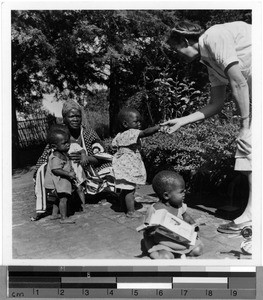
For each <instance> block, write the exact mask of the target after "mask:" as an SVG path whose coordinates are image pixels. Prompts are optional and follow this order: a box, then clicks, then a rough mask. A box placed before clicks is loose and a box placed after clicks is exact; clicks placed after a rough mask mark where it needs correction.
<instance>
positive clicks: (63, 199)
mask: <svg viewBox="0 0 263 300" xmlns="http://www.w3.org/2000/svg"><path fill="white" fill-rule="evenodd" d="M48 139H49V143H50V145H51V147H52V149H53V152H52V153H51V154H50V156H49V159H48V164H47V171H46V175H45V182H44V186H45V188H46V189H47V192H48V191H52V190H55V194H56V196H57V198H58V202H57V201H55V202H54V204H53V210H52V216H51V219H58V218H59V215H58V211H60V214H61V220H60V223H61V224H74V223H75V222H74V221H72V220H70V219H69V218H68V217H67V202H68V199H69V198H70V197H71V193H72V183H73V181H74V180H76V174H75V172H74V171H73V169H72V165H71V161H70V159H69V156H68V150H69V147H70V137H69V134H68V133H67V132H66V131H64V130H62V129H59V128H53V129H51V130H50V132H49V135H48Z"/></svg>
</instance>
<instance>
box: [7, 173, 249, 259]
mask: <svg viewBox="0 0 263 300" xmlns="http://www.w3.org/2000/svg"><path fill="white" fill-rule="evenodd" d="M32 174H33V171H32V170H27V171H25V170H24V171H17V172H15V173H14V175H13V258H14V259H43V258H44V259H149V258H148V257H147V256H144V255H142V250H141V239H142V235H141V234H140V233H138V232H137V231H136V227H138V226H139V225H140V224H141V223H142V219H139V220H136V219H135V220H134V219H127V218H126V217H125V216H124V213H122V212H117V211H116V209H115V208H114V204H113V203H112V201H111V202H108V201H106V200H101V201H100V202H94V201H93V203H87V212H86V213H79V212H77V213H75V214H74V215H73V216H72V218H73V219H74V220H75V221H76V224H74V225H61V224H60V223H59V221H58V220H56V221H50V220H48V218H47V217H46V218H43V219H40V220H39V221H36V222H32V221H30V217H32V216H34V213H35V211H34V209H35V200H34V193H33V182H32ZM136 196H137V197H136V199H137V201H138V202H140V203H141V204H142V208H141V209H140V210H141V211H142V212H145V210H146V209H147V207H148V206H149V205H150V204H151V203H153V202H154V201H156V198H155V197H154V196H153V191H152V189H151V187H150V186H144V187H142V188H140V189H138V190H137V193H136ZM115 206H116V205H115ZM189 213H190V214H191V215H192V217H193V218H194V219H195V220H196V221H197V222H198V223H199V224H200V226H199V227H200V237H201V240H202V241H203V243H204V245H205V248H204V254H203V255H202V256H200V257H199V258H197V259H250V258H251V256H248V255H244V254H242V252H241V250H240V243H241V242H242V238H241V237H240V236H239V237H236V236H234V237H233V236H232V235H226V234H220V233H218V232H217V230H216V228H217V226H218V224H221V223H223V222H224V220H223V219H220V218H218V217H216V216H215V214H214V210H213V209H212V208H208V207H199V208H191V207H189Z"/></svg>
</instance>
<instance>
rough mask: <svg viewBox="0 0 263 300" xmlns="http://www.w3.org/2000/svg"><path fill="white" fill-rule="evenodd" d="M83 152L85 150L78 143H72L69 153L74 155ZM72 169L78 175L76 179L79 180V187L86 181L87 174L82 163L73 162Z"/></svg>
mask: <svg viewBox="0 0 263 300" xmlns="http://www.w3.org/2000/svg"><path fill="white" fill-rule="evenodd" d="M81 150H83V148H82V147H81V146H80V145H79V144H78V143H71V144H70V148H69V151H68V153H69V154H71V153H74V152H78V151H81ZM71 165H72V168H73V170H74V172H75V173H76V179H77V183H76V184H77V186H79V185H80V184H82V183H83V182H84V181H85V180H86V175H85V172H84V170H83V168H82V166H81V164H80V163H75V162H74V161H71Z"/></svg>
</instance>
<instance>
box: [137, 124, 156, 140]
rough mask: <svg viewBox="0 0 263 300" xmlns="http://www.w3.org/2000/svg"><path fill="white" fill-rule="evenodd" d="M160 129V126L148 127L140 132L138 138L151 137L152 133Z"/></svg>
mask: <svg viewBox="0 0 263 300" xmlns="http://www.w3.org/2000/svg"><path fill="white" fill-rule="evenodd" d="M160 128H161V126H160V125H155V126H153V127H149V128H147V129H144V130H142V131H141V132H140V134H139V138H143V137H146V136H150V135H153V134H154V133H156V132H158V131H159V129H160Z"/></svg>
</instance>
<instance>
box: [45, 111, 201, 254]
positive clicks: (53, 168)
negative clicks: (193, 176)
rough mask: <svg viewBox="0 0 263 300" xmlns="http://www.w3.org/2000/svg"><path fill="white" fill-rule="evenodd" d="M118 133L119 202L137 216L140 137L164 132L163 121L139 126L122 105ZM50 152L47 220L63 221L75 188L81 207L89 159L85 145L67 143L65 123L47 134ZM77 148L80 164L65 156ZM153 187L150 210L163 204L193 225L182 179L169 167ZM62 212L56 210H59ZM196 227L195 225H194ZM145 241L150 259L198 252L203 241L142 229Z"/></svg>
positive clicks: (137, 117) (142, 178)
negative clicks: (190, 241) (190, 243)
mask: <svg viewBox="0 0 263 300" xmlns="http://www.w3.org/2000/svg"><path fill="white" fill-rule="evenodd" d="M118 124H119V133H118V134H117V135H116V137H115V138H114V139H113V141H112V146H113V148H115V149H116V153H115V154H114V156H113V160H112V168H113V172H114V177H115V183H116V188H117V189H120V190H121V192H120V195H119V198H120V202H121V203H124V204H125V207H126V216H127V217H128V218H138V217H141V216H142V215H141V214H140V213H139V212H137V211H136V210H135V190H136V186H137V185H143V184H145V183H146V170H145V166H144V163H143V161H142V157H141V154H140V148H141V139H142V138H144V137H147V136H150V135H153V134H155V133H157V132H158V131H162V127H161V125H156V126H153V127H149V128H147V129H144V130H141V115H140V113H139V112H138V111H137V110H135V109H133V108H124V109H122V110H121V111H120V113H119V115H118ZM48 140H49V144H50V145H51V148H52V153H51V154H50V156H49V160H48V165H47V171H46V175H45V184H44V185H45V188H46V190H47V193H53V194H54V193H55V195H56V197H55V198H54V199H56V200H55V201H54V203H53V210H52V215H51V219H58V218H59V219H60V222H61V223H62V224H73V223H74V221H73V220H72V219H70V218H68V217H67V201H68V199H69V197H71V194H72V192H73V190H74V189H75V190H76V191H77V193H78V195H79V197H80V199H81V202H82V207H83V209H84V210H85V195H84V192H83V185H84V184H85V172H84V170H83V167H84V166H86V165H87V164H88V161H87V156H86V153H85V150H84V149H82V148H81V146H80V145H78V144H77V143H70V133H69V131H68V130H67V127H66V126H64V125H60V126H54V127H53V128H51V130H50V132H49V134H48ZM76 151H77V152H80V153H81V160H80V163H74V162H73V161H72V160H70V159H69V155H68V154H69V153H70V152H76ZM153 189H154V191H155V192H156V194H157V196H158V198H159V199H160V201H159V202H158V203H156V204H155V205H154V209H156V210H158V209H163V208H165V209H166V210H167V211H169V212H170V213H172V214H174V215H176V216H178V217H179V218H181V219H183V220H184V221H186V222H188V223H190V224H194V221H193V220H192V218H191V217H190V216H189V215H188V214H187V212H186V204H185V203H183V201H184V195H185V186H184V181H183V178H182V177H181V176H180V175H178V174H177V173H175V172H172V171H162V172H160V173H158V174H157V175H156V176H155V178H154V180H153ZM59 212H60V214H59ZM193 226H194V225H193ZM144 241H145V246H146V248H147V251H148V253H149V256H150V257H151V258H153V259H160V258H165V259H167V258H168V259H171V258H175V257H176V255H178V254H179V255H181V254H187V255H189V256H197V255H200V254H201V253H202V248H203V246H202V243H201V242H200V240H199V239H197V241H196V244H195V246H188V245H184V244H180V243H177V242H175V241H174V240H171V239H169V238H164V237H163V236H160V235H158V234H157V233H155V232H153V231H151V230H146V231H145V232H144Z"/></svg>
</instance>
